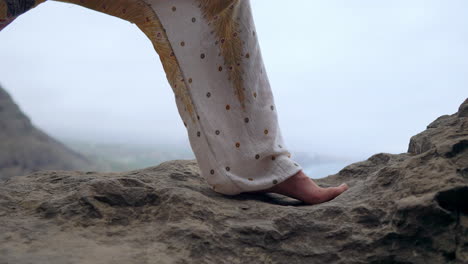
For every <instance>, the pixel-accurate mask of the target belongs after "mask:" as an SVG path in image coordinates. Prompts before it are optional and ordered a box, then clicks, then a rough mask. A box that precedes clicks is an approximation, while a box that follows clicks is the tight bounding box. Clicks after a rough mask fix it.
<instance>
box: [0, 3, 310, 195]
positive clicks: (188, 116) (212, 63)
mask: <svg viewBox="0 0 468 264" xmlns="http://www.w3.org/2000/svg"><path fill="white" fill-rule="evenodd" d="M2 1H5V0H0V23H1V21H4V22H5V21H11V20H12V19H14V18H12V17H11V16H8V15H6V16H4V17H2V16H1V15H2V13H1V10H2V6H4V7H3V8H4V9H5V8H6V9H8V5H5V2H4V3H3V5H2ZM8 1H11V0H8ZM62 2H69V3H75V4H78V5H82V6H85V7H88V8H91V9H93V10H97V11H101V12H104V13H107V14H109V15H113V16H117V17H120V18H122V19H125V20H128V21H130V22H132V23H135V24H136V25H137V26H138V27H139V28H140V29H141V30H142V31H143V32H144V33H145V34H146V35H147V36H148V38H149V39H150V40H151V41H152V43H153V45H154V47H155V50H156V51H157V52H158V54H159V57H160V59H161V62H162V64H163V68H164V70H165V72H166V77H167V79H168V81H169V83H170V85H171V88H172V89H173V91H174V95H175V102H176V105H177V109H178V112H179V115H180V117H181V119H182V122H183V123H184V125H185V127H186V129H187V135H188V137H189V141H190V145H191V148H192V150H193V152H194V154H195V157H196V159H197V162H198V165H199V167H200V172H201V174H202V176H204V177H205V179H206V180H207V182H208V184H209V185H210V186H211V187H212V188H213V190H214V191H216V192H219V193H222V194H226V195H235V194H239V193H242V192H248V191H258V190H264V189H267V188H270V187H272V186H274V185H276V184H279V183H281V182H282V181H284V180H286V179H287V178H289V177H291V176H293V175H295V174H296V173H298V172H299V171H300V170H302V167H301V166H300V165H299V164H298V163H297V162H295V161H294V160H293V159H292V157H291V153H290V152H289V151H288V148H287V146H286V144H285V143H284V140H283V137H282V135H281V130H280V127H279V123H278V115H277V108H276V105H275V102H274V97H273V94H272V91H271V87H270V83H269V80H268V77H267V74H266V70H265V66H264V63H263V59H262V55H261V51H260V47H259V43H258V35H257V32H256V30H255V25H254V21H253V17H252V10H251V6H250V1H249V0H172V1H166V0H145V1H143V0H66V1H62ZM7 11H8V10H7ZM7 11H5V12H4V13H6V14H8V12H7ZM4 25H5V26H6V24H5V23H4ZM1 27H2V26H1V24H0V29H1Z"/></svg>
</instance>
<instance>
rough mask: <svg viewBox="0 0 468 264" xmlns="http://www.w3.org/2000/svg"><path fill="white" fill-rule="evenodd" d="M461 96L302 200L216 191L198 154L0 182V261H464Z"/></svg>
mask: <svg viewBox="0 0 468 264" xmlns="http://www.w3.org/2000/svg"><path fill="white" fill-rule="evenodd" d="M466 109H468V100H466V101H465V102H464V103H463V105H462V106H461V107H460V111H459V112H458V113H455V114H452V115H445V116H442V117H440V118H438V119H437V120H435V121H434V122H432V123H431V124H430V125H429V126H428V127H427V130H425V131H424V132H422V133H420V134H418V135H416V136H414V137H412V138H411V141H410V144H409V149H408V152H407V153H401V154H389V153H378V154H375V155H373V156H371V157H370V158H369V159H367V160H365V161H361V162H357V163H354V164H351V165H349V166H346V167H345V168H343V169H342V170H341V171H340V172H339V173H337V174H335V175H331V176H329V177H326V178H324V179H320V180H317V182H318V183H319V184H321V185H323V186H329V185H337V184H339V183H342V182H347V183H348V184H349V185H350V189H349V190H348V191H347V192H345V193H344V194H343V195H341V196H339V197H338V198H336V199H335V200H333V201H330V202H327V203H324V204H320V205H314V206H308V205H304V204H301V203H299V202H298V201H296V200H294V199H290V198H286V197H283V196H281V195H275V194H265V195H260V194H256V195H254V194H249V195H247V194H243V195H238V196H234V197H228V196H223V195H220V194H217V193H215V192H213V191H212V190H211V189H209V186H208V184H206V183H205V181H204V179H203V178H201V177H200V174H199V169H198V167H197V163H196V162H195V160H176V161H170V162H164V163H161V164H160V165H159V166H155V167H151V168H147V169H143V170H137V171H130V172H125V173H94V172H66V171H43V172H36V173H34V174H30V175H28V176H24V177H14V178H12V179H10V180H8V181H5V182H4V183H3V184H0V186H1V187H0V263H16V264H21V263H181V264H182V263H216V264H219V263H242V264H244V263H290V264H294V263H307V264H310V263H468V117H467V111H466Z"/></svg>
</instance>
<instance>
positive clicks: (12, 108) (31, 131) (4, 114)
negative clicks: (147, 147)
mask: <svg viewBox="0 0 468 264" xmlns="http://www.w3.org/2000/svg"><path fill="white" fill-rule="evenodd" d="M90 168H93V169H94V168H96V167H95V165H94V164H93V163H92V162H91V161H89V160H87V159H86V158H85V157H84V156H82V155H80V154H78V153H76V152H74V151H72V150H70V149H68V148H67V147H66V146H65V145H63V144H62V143H60V142H58V141H57V140H55V139H53V138H51V137H50V136H48V135H47V134H45V133H44V132H42V131H41V130H39V129H37V128H36V127H34V125H33V124H32V123H31V120H30V119H29V118H28V117H27V116H26V115H25V114H23V113H22V112H21V110H20V108H19V107H18V106H17V105H16V104H15V103H14V102H13V100H12V98H11V97H10V95H9V94H8V93H7V92H6V91H5V90H3V89H2V87H0V179H6V178H9V177H12V176H16V175H25V174H29V173H31V172H33V171H36V170H44V169H47V170H50V169H56V170H86V169H90Z"/></svg>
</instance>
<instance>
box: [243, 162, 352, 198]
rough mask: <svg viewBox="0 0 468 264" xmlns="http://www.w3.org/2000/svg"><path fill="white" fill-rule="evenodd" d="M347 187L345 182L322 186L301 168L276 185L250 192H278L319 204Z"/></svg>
mask: <svg viewBox="0 0 468 264" xmlns="http://www.w3.org/2000/svg"><path fill="white" fill-rule="evenodd" d="M348 188H349V187H348V185H347V184H346V183H343V184H341V185H340V186H338V187H329V188H322V187H320V186H318V185H317V184H316V183H315V182H314V181H313V180H312V179H311V178H309V177H308V176H307V175H305V174H304V172H303V171H302V170H301V171H299V172H298V173H296V174H295V175H294V176H291V177H289V178H288V179H287V180H285V181H283V182H282V183H280V184H278V185H275V186H273V187H271V188H269V189H266V190H261V191H255V192H250V193H267V192H271V193H279V194H282V195H286V196H289V197H292V198H295V199H298V200H301V201H303V202H305V203H308V204H319V203H323V202H327V201H330V200H332V199H334V198H335V197H337V196H338V195H340V194H341V193H342V192H344V191H346V190H348Z"/></svg>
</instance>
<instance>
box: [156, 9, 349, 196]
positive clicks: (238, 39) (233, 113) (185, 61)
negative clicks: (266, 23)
mask: <svg viewBox="0 0 468 264" xmlns="http://www.w3.org/2000/svg"><path fill="white" fill-rule="evenodd" d="M149 3H151V6H152V8H153V9H154V10H155V11H156V13H157V14H158V17H159V19H160V20H161V23H162V25H163V27H164V28H165V29H166V34H167V37H168V39H169V41H170V43H171V45H172V48H173V51H174V53H175V57H176V58H177V60H178V62H179V66H180V69H181V70H180V71H181V73H182V79H183V80H186V81H185V91H186V94H187V96H188V97H189V98H190V102H191V104H190V105H186V104H185V103H184V102H183V101H181V100H178V101H177V105H178V109H179V113H180V115H181V117H182V119H183V120H184V124H185V126H186V127H187V132H188V136H189V139H190V143H191V146H192V149H193V151H194V153H195V155H196V158H197V161H198V163H199V166H200V170H201V173H202V175H203V176H205V178H206V179H207V181H208V183H209V184H210V185H211V186H212V187H213V189H214V190H215V191H217V192H220V193H223V194H228V195H233V194H238V193H241V192H251V191H257V192H258V191H261V192H275V193H281V194H284V195H287V196H290V197H294V198H297V199H299V200H302V201H304V202H307V203H310V204H315V203H321V202H325V201H328V200H331V199H333V198H334V197H336V196H337V195H339V194H340V193H342V192H343V191H345V190H346V189H347V185H341V186H339V187H334V188H320V187H319V186H317V185H316V184H315V183H314V182H313V181H312V180H311V179H310V178H309V177H307V176H306V175H305V174H304V173H303V172H302V167H301V166H300V165H299V164H298V163H297V162H294V160H293V159H291V154H290V153H289V151H288V150H287V147H286V145H285V143H284V142H283V138H282V135H281V131H280V128H279V125H278V117H277V113H276V107H275V103H274V98H273V94H272V91H271V88H270V84H269V81H268V77H267V75H266V72H265V67H264V64H263V60H262V56H261V52H260V47H259V44H258V40H257V35H256V32H255V25H254V21H253V18H252V12H251V8H250V2H249V0H224V1H221V0H216V1H215V0H185V1H184V0H179V1H172V2H168V1H159V0H153V1H149ZM169 10H170V11H169ZM173 88H174V87H173ZM176 98H177V96H176ZM189 108H191V109H193V111H194V112H193V114H194V115H196V117H197V119H193V118H191V116H192V113H191V112H190V111H188V109H189Z"/></svg>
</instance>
